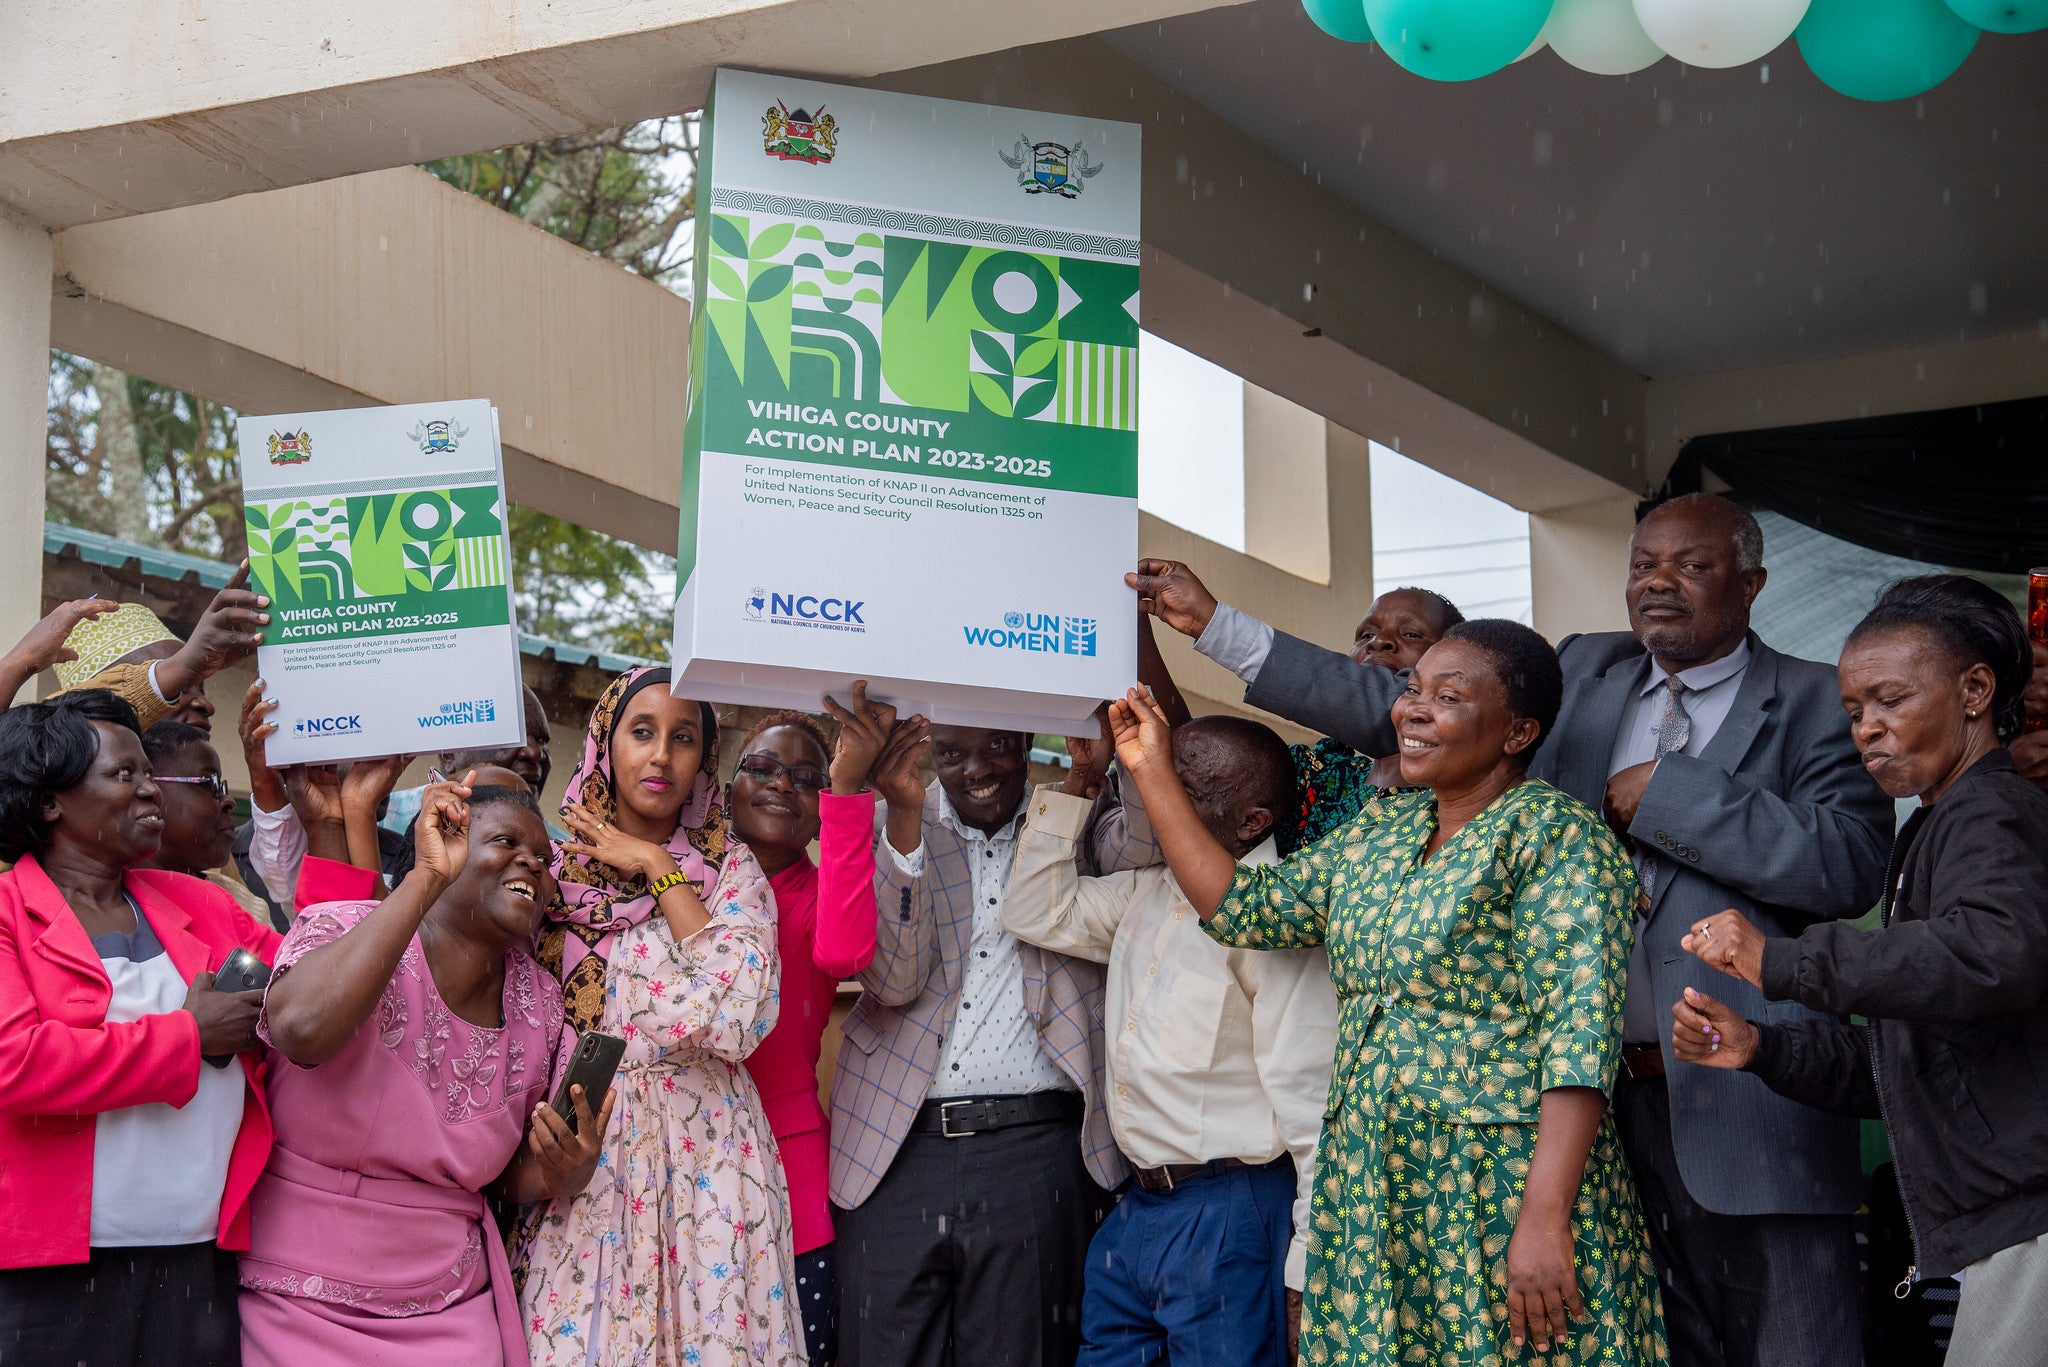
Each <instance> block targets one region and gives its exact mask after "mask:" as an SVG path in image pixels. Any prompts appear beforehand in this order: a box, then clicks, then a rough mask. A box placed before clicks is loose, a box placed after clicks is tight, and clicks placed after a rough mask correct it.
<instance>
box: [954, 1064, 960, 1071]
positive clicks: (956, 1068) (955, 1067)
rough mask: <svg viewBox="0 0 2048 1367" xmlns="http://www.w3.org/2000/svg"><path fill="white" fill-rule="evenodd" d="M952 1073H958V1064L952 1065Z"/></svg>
mask: <svg viewBox="0 0 2048 1367" xmlns="http://www.w3.org/2000/svg"><path fill="white" fill-rule="evenodd" d="M953 1071H954V1072H956V1073H957V1072H959V1071H960V1065H959V1064H957V1063H956V1064H954V1065H953Z"/></svg>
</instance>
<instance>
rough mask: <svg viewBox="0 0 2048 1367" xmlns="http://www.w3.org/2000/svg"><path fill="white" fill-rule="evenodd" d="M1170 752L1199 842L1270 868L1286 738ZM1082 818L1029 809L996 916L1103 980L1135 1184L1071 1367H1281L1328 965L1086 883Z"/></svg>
mask: <svg viewBox="0 0 2048 1367" xmlns="http://www.w3.org/2000/svg"><path fill="white" fill-rule="evenodd" d="M1105 744H1106V742H1105ZM1173 753H1174V767H1175V769H1176V770H1177V771H1178V773H1179V774H1180V777H1181V781H1182V782H1183V783H1184V784H1186V785H1187V789H1188V795H1189V797H1190V798H1192V799H1193V800H1194V804H1195V809H1196V810H1197V811H1199V812H1201V813H1202V816H1203V820H1204V822H1205V824H1207V825H1208V827H1209V830H1210V833H1211V834H1213V835H1214V836H1215V837H1216V838H1217V840H1219V841H1220V842H1222V844H1223V845H1224V847H1225V848H1227V849H1229V850H1230V851H1231V852H1232V853H1233V854H1235V855H1236V856H1237V857H1238V858H1239V859H1240V860H1242V861H1245V862H1249V863H1271V862H1273V861H1274V860H1275V858H1276V857H1277V854H1276V849H1275V845H1274V841H1273V837H1272V834H1271V833H1272V831H1273V829H1274V827H1275V825H1276V823H1278V822H1282V821H1286V820H1288V819H1290V818H1291V817H1292V814H1293V812H1294V809H1295V801H1294V765H1293V761H1292V759H1291V758H1290V757H1289V755H1288V752H1287V747H1286V745H1285V744H1284V743H1283V742H1282V741H1281V739H1280V738H1279V737H1278V736H1276V735H1274V734H1273V732H1272V731H1270V730H1268V729H1267V728H1266V727H1264V726H1261V725H1259V724H1258V723H1257V722H1253V721H1248V720H1245V719H1244V718H1240V717H1205V718H1202V719H1200V720H1198V721H1194V722H1190V723H1188V724H1187V725H1185V726H1182V727H1180V728H1179V729H1177V730H1176V731H1175V732H1174V737H1173ZM1074 781H1075V782H1076V783H1081V782H1085V781H1086V776H1085V775H1084V774H1083V773H1082V766H1079V765H1077V766H1076V776H1075V780H1074ZM1070 786H1071V785H1070ZM1088 810H1089V804H1088V801H1087V800H1086V799H1085V798H1083V797H1081V796H1078V795H1076V794H1074V793H1071V792H1067V791H1062V790H1061V789H1059V788H1053V787H1046V788H1041V789H1040V790H1039V791H1038V792H1037V793H1035V794H1033V795H1032V797H1031V798H1030V800H1029V802H1028V803H1027V805H1026V818H1025V826H1024V829H1023V831H1022V833H1021V834H1020V835H1019V837H1018V842H1017V862H1016V865H1015V867H1014V868H1013V869H1012V871H1011V874H1010V883H1009V890H1008V892H1007V893H1006V894H1005V896H1004V899H1003V924H1004V925H1005V926H1006V927H1007V928H1008V930H1009V931H1010V933H1011V934H1013V935H1015V936H1016V937H1017V938H1018V939H1020V940H1023V941H1026V942H1027V943H1030V944H1035V945H1038V946H1040V947H1041V948H1044V949H1050V950H1054V951H1056V952H1058V953H1061V954H1068V955H1072V956H1074V957H1076V958H1083V959H1092V960H1095V961H1096V962H1098V963H1105V964H1107V965H1108V966H1109V970H1108V986H1107V1008H1106V1010H1107V1014H1106V1019H1105V1023H1104V1031H1103V1037H1104V1041H1105V1048H1106V1051H1107V1054H1108V1058H1107V1074H1108V1078H1107V1091H1108V1102H1109V1117H1110V1124H1111V1127H1112V1129H1113V1130H1114V1132H1115V1134H1116V1140H1117V1146H1118V1147H1119V1148H1120V1149H1122V1150H1123V1153H1124V1156H1125V1157H1126V1158H1128V1159H1130V1161H1131V1165H1132V1166H1133V1167H1134V1168H1135V1169H1136V1170H1137V1171H1136V1174H1135V1176H1134V1177H1133V1178H1132V1180H1131V1183H1130V1184H1129V1185H1128V1186H1127V1187H1125V1189H1124V1190H1123V1192H1122V1193H1121V1194H1120V1196H1119V1199H1118V1202H1117V1207H1116V1209H1115V1211H1114V1212H1112V1213H1111V1215H1110V1216H1109V1218H1108V1219H1107V1220H1106V1221H1105V1222H1104V1223H1103V1225H1102V1228H1101V1229H1100V1230H1099V1231H1098V1232H1097V1233H1096V1235H1095V1239H1094V1241H1093V1242H1092V1243H1091V1244H1090V1245H1089V1249H1088V1269H1087V1281H1086V1285H1085V1287H1084V1289H1083V1292H1082V1302H1081V1333H1082V1348H1081V1356H1080V1363H1081V1365H1082V1367H1124V1364H1130V1365H1131V1367H1138V1364H1144V1363H1157V1362H1159V1361H1162V1360H1163V1361H1167V1362H1171V1363H1173V1364H1174V1367H1201V1365H1203V1364H1211V1363H1213V1364H1218V1365H1219V1367H1221V1365H1222V1364H1228V1365H1229V1367H1245V1365H1246V1364H1251V1365H1253V1367H1264V1365H1267V1364H1270V1365H1271V1367H1285V1364H1286V1363H1287V1361H1288V1356H1289V1345H1290V1342H1291V1339H1292V1330H1293V1328H1294V1325H1295V1324H1296V1322H1297V1321H1296V1314H1297V1312H1298V1308H1299V1304H1300V1292H1301V1286H1302V1281H1303V1274H1304V1270H1305V1264H1306V1261H1307V1252H1308V1218H1309V1193H1310V1190H1311V1184H1312V1182H1313V1179H1314V1169H1315V1150H1316V1140H1317V1138H1318V1136H1319V1134H1320V1133H1321V1130H1322V1121H1323V1106H1324V1102H1325V1100H1326V1098H1327V1095H1328V1092H1329V1087H1330V1066H1331V1056H1332V1054H1333V1053H1334V1052H1335V1049H1336V1038H1337V998H1336V994H1335V992H1334V991H1333V990H1332V988H1331V986H1330V974H1329V965H1328V961H1327V960H1326V959H1325V958H1324V956H1323V951H1321V950H1320V949H1317V950H1282V951H1265V952H1255V951H1251V950H1233V949H1225V948H1224V947H1223V946H1221V945H1219V944H1217V943H1216V942H1215V941H1213V940H1211V939H1209V937H1208V936H1207V935H1205V934H1203V933H1202V926H1201V920H1200V918H1199V917H1197V916H1196V915H1195V913H1194V910H1193V909H1192V908H1191V907H1190V906H1189V905H1188V902H1187V899H1186V898H1184V897H1183V896H1181V892H1180V888H1179V886H1178V885H1177V884H1175V882H1174V881H1173V875H1172V874H1171V873H1170V872H1169V871H1168V870H1167V869H1166V868H1164V867H1163V866H1161V867H1155V868H1148V869H1137V870H1130V871H1125V872H1121V873H1113V874H1110V875H1107V876H1105V877H1100V878H1085V877H1082V876H1081V875H1080V873H1079V872H1078V870H1077V869H1076V867H1075V853H1076V849H1077V846H1078V843H1079V841H1080V838H1081V831H1082V827H1083V825H1084V824H1085V822H1086V820H1087V817H1088Z"/></svg>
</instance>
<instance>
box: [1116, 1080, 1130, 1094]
mask: <svg viewBox="0 0 2048 1367" xmlns="http://www.w3.org/2000/svg"><path fill="white" fill-rule="evenodd" d="M1116 1094H1117V1095H1118V1096H1127V1095H1129V1093H1128V1091H1126V1089H1125V1087H1124V1085H1123V1084H1122V1083H1121V1082H1119V1083H1118V1084H1117V1085H1116Z"/></svg>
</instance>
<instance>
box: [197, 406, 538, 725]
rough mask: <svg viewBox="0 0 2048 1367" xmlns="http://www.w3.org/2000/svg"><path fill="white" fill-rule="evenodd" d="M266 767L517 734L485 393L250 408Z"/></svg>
mask: <svg viewBox="0 0 2048 1367" xmlns="http://www.w3.org/2000/svg"><path fill="white" fill-rule="evenodd" d="M238 440H239V443H240V448H241V457H242V485H243V496H244V500H245V502H244V507H243V515H244V518H245V520H246V523H247V527H248V535H249V571H250V573H249V577H250V587H251V588H253V589H255V590H256V591H258V592H259V593H263V594H267V595H268V596H269V598H270V619H271V624H270V626H269V628H268V629H267V630H266V631H265V633H264V643H263V644H262V645H261V646H260V647H258V649H257V659H256V665H257V670H258V671H259V672H260V673H261V675H262V677H263V679H264V680H265V682H266V684H267V686H268V691H269V692H270V693H271V695H272V696H274V697H276V698H277V699H278V703H279V706H278V709H277V711H276V712H275V713H273V714H272V720H274V721H275V722H276V723H277V726H278V730H277V733H276V734H275V735H273V736H272V737H271V738H270V741H269V742H268V746H267V750H266V754H267V757H268V759H269V761H270V763H271V764H273V765H285V764H295V763H307V762H319V761H327V760H339V759H359V758H363V757H367V756H374V755H390V754H418V753H422V752H427V751H440V750H466V749H479V748H487V747H496V746H500V745H516V744H517V743H518V742H519V740H520V737H521V735H522V733H523V731H524V722H523V720H522V718H523V715H524V714H523V711H522V704H521V698H520V680H519V640H518V628H517V626H516V624H515V620H514V617H513V612H512V592H511V585H510V583H509V576H508V574H507V569H508V564H509V551H508V545H507V540H506V531H505V490H504V477H503V474H502V469H501V460H500V455H499V450H498V430H497V416H496V413H495V412H494V410H493V409H492V408H491V405H490V404H489V403H488V402H487V401H485V400H481V399H470V400H463V401H459V402H451V403H439V404H411V405H403V406H398V407H389V408H350V409H342V410H339V411H335V412H328V413H288V414H281V415H277V416H273V417H255V416H246V417H243V418H242V419H241V421H240V425H239V428H238Z"/></svg>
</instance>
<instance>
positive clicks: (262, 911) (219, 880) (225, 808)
mask: <svg viewBox="0 0 2048 1367" xmlns="http://www.w3.org/2000/svg"><path fill="white" fill-rule="evenodd" d="M142 752H143V754H144V755H146V756H148V758H149V768H150V777H151V778H153V779H154V780H156V787H157V801H158V803H159V805H160V806H161V807H162V808H163V817H164V838H163V843H162V844H160V845H158V846H157V851H156V854H155V856H154V857H152V858H149V859H145V860H144V861H143V862H142V863H141V865H139V867H141V868H145V869H165V870H168V871H169V872H171V873H182V874H185V875H186V876H188V877H191V878H203V879H205V880H206V881H207V882H209V883H211V884H213V885H214V886H215V887H217V888H219V889H220V890H221V891H222V892H224V893H226V894H227V895H228V896H230V897H232V898H234V899H235V905H236V906H238V907H240V908H241V909H242V910H243V911H246V912H248V913H249V915H251V916H253V917H254V918H255V919H256V921H257V922H258V923H259V924H261V925H271V924H272V921H271V916H270V904H269V903H268V902H266V901H264V900H263V899H262V898H261V897H259V896H257V895H256V894H255V893H253V892H251V891H250V890H249V888H248V887H247V886H246V885H245V884H244V883H243V882H242V881H241V880H240V879H239V878H236V877H235V876H234V875H233V874H231V873H229V872H227V867H228V860H229V858H230V856H232V854H233V853H234V847H235V800H234V798H232V797H230V796H229V795H228V781H227V779H225V778H224V777H222V776H221V772H220V754H219V752H218V751H216V750H215V749H214V748H213V742H212V741H210V740H208V739H207V737H206V732H204V731H202V730H200V729H199V728H198V727H196V726H192V725H189V724H187V723H185V722H181V721H171V720H165V721H160V722H158V723H157V724H156V725H154V726H152V727H150V728H149V729H148V730H147V731H144V732H143V733H142Z"/></svg>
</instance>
